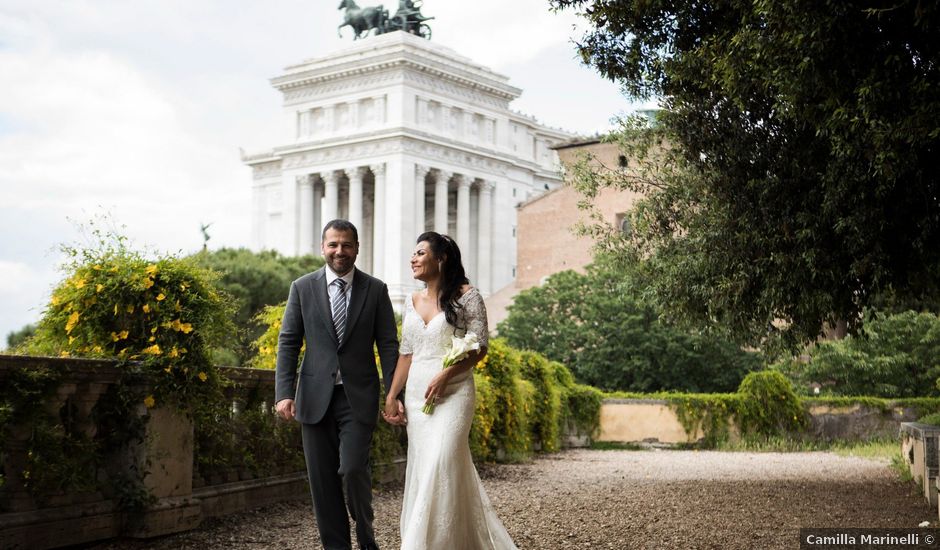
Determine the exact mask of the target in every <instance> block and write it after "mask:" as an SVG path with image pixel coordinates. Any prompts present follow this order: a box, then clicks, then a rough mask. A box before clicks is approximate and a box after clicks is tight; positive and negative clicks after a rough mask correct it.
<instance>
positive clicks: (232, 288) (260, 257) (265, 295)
mask: <svg viewBox="0 0 940 550" xmlns="http://www.w3.org/2000/svg"><path fill="white" fill-rule="evenodd" d="M193 258H194V259H195V260H196V261H197V262H198V263H199V264H200V265H202V266H204V267H208V268H211V269H213V270H215V271H218V272H219V273H220V274H221V276H220V277H219V280H218V282H217V285H218V286H219V287H220V288H221V289H223V290H224V291H225V292H226V293H227V294H229V295H230V296H232V297H233V298H234V299H235V303H236V305H237V310H236V312H235V315H234V318H233V321H234V323H235V326H236V328H237V336H236V338H235V341H233V342H231V343H230V344H227V345H226V346H225V347H224V348H222V349H221V350H217V353H216V359H217V360H218V361H221V362H226V363H234V364H235V365H237V366H243V365H245V364H246V362H247V361H248V360H249V359H251V357H252V356H253V354H254V350H253V349H252V345H251V344H252V342H254V341H255V340H257V339H258V337H259V336H261V334H262V333H263V332H264V329H265V327H262V326H259V325H258V324H257V323H256V322H255V321H254V319H255V316H257V315H258V314H259V313H260V312H261V310H262V309H264V307H265V306H270V305H275V304H279V303H281V302H283V301H285V300H286V299H287V294H288V291H289V290H290V284H291V281H293V280H294V279H296V278H298V277H300V276H301V275H303V274H305V273H309V272H311V271H315V270H317V269H319V268H320V267H321V266H322V265H323V258H320V257H318V256H299V257H285V256H282V255H280V254H278V253H277V252H275V251H273V250H268V251H264V252H252V251H250V250H248V249H245V248H237V249H236V248H222V249H220V250H215V251H212V252H200V253H198V254H194V255H193Z"/></svg>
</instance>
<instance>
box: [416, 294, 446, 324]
mask: <svg viewBox="0 0 940 550" xmlns="http://www.w3.org/2000/svg"><path fill="white" fill-rule="evenodd" d="M411 311H414V312H415V315H417V316H418V319H421V324H423V325H424V328H425V329H427V328H428V326H430V325H431V323H433V322H434V320H435V319H437V318H438V317H440V315H441V313H444V310H443V309H442V310H440V311H438V312H437V313H435V314H434V315H432V316H431V318H430V319H428V320H427V321H425V320H424V317H422V316H421V314H420V313H418V308H417V307H415V295H414V294H412V295H411Z"/></svg>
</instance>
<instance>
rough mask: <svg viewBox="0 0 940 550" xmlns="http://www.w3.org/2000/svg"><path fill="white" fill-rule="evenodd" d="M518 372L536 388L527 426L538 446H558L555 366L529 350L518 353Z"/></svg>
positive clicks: (551, 448)
mask: <svg viewBox="0 0 940 550" xmlns="http://www.w3.org/2000/svg"><path fill="white" fill-rule="evenodd" d="M519 358H520V359H521V361H520V366H521V369H520V372H521V374H522V377H523V378H524V379H526V380H528V381H529V382H530V383H531V384H532V385H533V388H534V390H535V393H534V396H533V405H532V406H533V410H532V414H531V415H530V418H531V421H530V428H531V431H532V436H533V438H534V440H535V441H538V442H539V443H540V445H541V450H542V451H545V452H553V451H557V450H559V448H560V447H561V429H562V428H563V426H562V405H561V398H562V391H563V387H562V386H561V385H560V384H559V383H558V380H557V378H556V377H555V368H553V365H552V364H551V363H550V362H549V361H548V359H545V357H543V356H541V355H539V354H537V353H535V352H531V351H527V352H522V353H521V354H520V356H519Z"/></svg>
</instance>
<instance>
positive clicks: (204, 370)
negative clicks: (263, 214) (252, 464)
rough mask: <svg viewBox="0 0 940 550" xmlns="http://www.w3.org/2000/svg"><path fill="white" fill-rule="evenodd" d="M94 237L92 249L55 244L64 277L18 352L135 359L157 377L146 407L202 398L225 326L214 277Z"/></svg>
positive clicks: (183, 262)
mask: <svg viewBox="0 0 940 550" xmlns="http://www.w3.org/2000/svg"><path fill="white" fill-rule="evenodd" d="M96 236H97V237H99V243H98V246H97V247H94V248H85V249H78V248H71V247H63V250H64V251H65V253H66V254H67V256H68V261H67V262H66V264H65V265H64V266H63V271H64V274H65V277H64V279H63V280H62V282H60V283H59V285H58V286H57V287H56V288H55V289H54V290H53V292H52V297H51V298H50V300H49V303H48V305H47V306H46V309H45V311H44V313H43V316H42V319H41V320H40V322H39V326H38V327H37V330H36V334H35V335H34V336H33V337H32V338H31V339H30V340H29V341H28V342H27V343H26V345H25V349H24V350H23V351H25V352H26V353H30V354H45V355H55V356H60V357H102V358H117V359H126V360H128V361H139V362H142V363H143V364H144V365H146V366H149V367H150V370H152V371H153V372H154V373H156V374H157V376H156V377H155V379H156V386H155V389H154V393H153V395H149V396H148V397H147V402H146V403H145V404H146V405H147V406H148V407H152V406H155V405H158V404H160V403H161V402H163V401H165V400H171V401H175V402H177V403H180V404H184V403H190V402H193V401H194V400H196V399H197V398H199V397H204V396H205V395H207V394H208V393H210V392H211V391H212V390H211V388H214V387H216V386H218V385H219V383H220V381H219V379H218V375H217V371H216V369H215V368H214V367H213V366H212V365H211V363H210V350H211V349H212V347H213V346H214V345H215V344H216V343H217V342H219V341H221V339H222V338H224V337H226V336H228V335H230V334H231V327H232V325H231V323H230V321H229V318H230V311H231V305H230V302H229V300H228V299H227V297H226V296H224V295H223V294H222V293H221V292H219V291H218V290H217V289H216V287H215V286H214V280H215V275H214V274H213V273H212V272H210V271H209V270H206V269H204V268H201V267H199V266H198V265H196V264H195V263H194V262H193V261H192V260H190V259H186V258H177V257H173V256H164V257H157V258H150V257H146V256H145V255H144V254H142V253H139V252H136V251H132V250H130V249H129V248H128V247H127V246H126V242H125V239H124V238H123V237H120V236H115V235H106V236H102V235H101V234H100V233H96Z"/></svg>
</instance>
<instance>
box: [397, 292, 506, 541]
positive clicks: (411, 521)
mask: <svg viewBox="0 0 940 550" xmlns="http://www.w3.org/2000/svg"><path fill="white" fill-rule="evenodd" d="M460 303H461V304H462V305H463V308H462V309H460V310H458V312H459V317H458V325H460V326H462V327H465V328H466V330H467V331H471V332H474V333H476V334H477V335H478V336H479V337H480V340H481V342H482V344H483V345H486V342H487V326H486V308H485V306H484V305H483V298H482V296H480V293H479V292H477V290H476V289H470V290H469V291H468V292H467V293H466V294H464V295H463V296H462V297H461V298H460ZM453 335H454V327H453V326H451V325H450V324H448V323H447V322H446V320H445V318H444V313H443V312H441V313H439V314H437V315H436V316H435V317H434V318H433V319H431V321H430V322H428V323H427V324H425V323H424V321H423V320H422V319H421V316H420V315H418V314H417V312H415V309H414V303H413V301H412V299H411V297H410V296H409V297H408V298H406V299H405V314H404V317H403V319H402V338H401V353H402V354H404V355H407V354H411V355H412V359H411V370H410V371H409V374H408V381H407V384H406V389H405V409H406V412H407V415H408V465H407V469H406V471H405V496H404V501H403V502H402V512H401V547H402V550H490V549H493V550H504V549H515V548H516V546H515V544H513V542H512V539H511V538H510V537H509V533H507V532H506V528H505V527H503V524H502V523H501V522H500V521H499V518H497V517H496V513H495V512H494V510H493V507H492V506H491V505H490V501H489V498H487V496H486V491H484V489H483V485H482V484H481V483H480V476H479V475H478V474H477V470H476V468H475V467H474V465H473V461H472V459H471V457H470V443H469V436H470V424H471V423H472V422H473V412H474V401H475V397H476V394H475V389H474V384H473V372H472V371H470V372H466V373H464V374H461V375H459V376H458V377H456V378H455V379H454V380H452V382H451V383H450V384H449V385H448V387H447V390H446V391H445V392H444V394H443V395H442V396H441V398H440V400H439V401H438V402H437V404H436V406H435V408H434V412H433V413H432V414H425V413H424V412H422V411H421V408H422V407H423V406H424V392H425V390H426V389H427V387H428V383H429V382H430V381H431V378H433V377H434V375H436V374H437V373H439V372H440V371H441V366H442V361H443V357H444V354H445V353H446V352H447V350H448V349H450V346H451V336H453ZM462 335H463V331H459V332H458V336H462Z"/></svg>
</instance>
